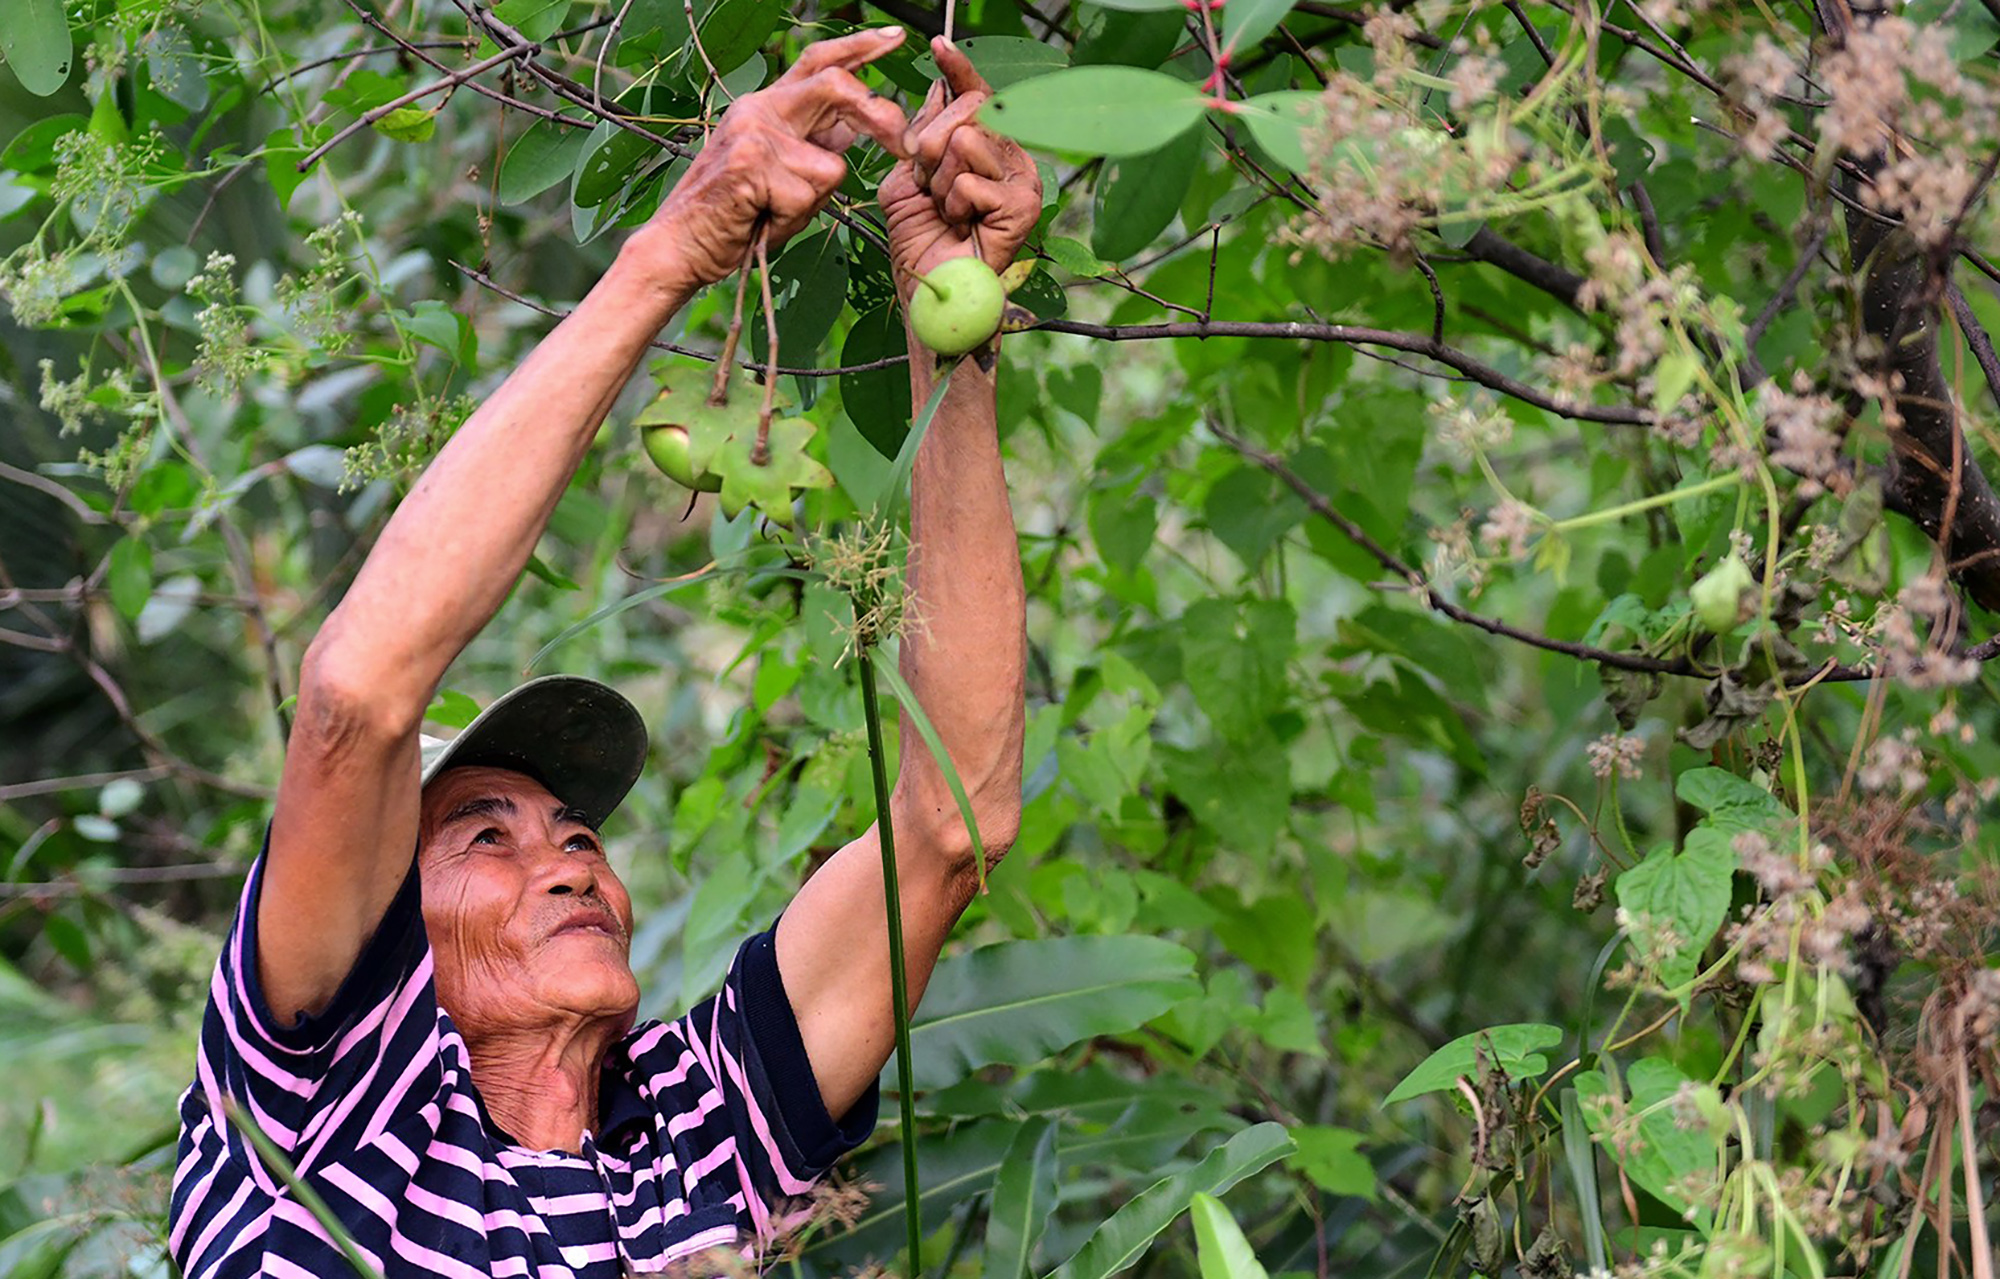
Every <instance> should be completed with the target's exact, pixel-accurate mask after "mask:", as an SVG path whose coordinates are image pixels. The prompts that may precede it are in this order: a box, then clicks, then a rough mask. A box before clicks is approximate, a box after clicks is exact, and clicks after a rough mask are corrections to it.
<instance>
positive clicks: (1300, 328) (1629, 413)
mask: <svg viewBox="0 0 2000 1279" xmlns="http://www.w3.org/2000/svg"><path fill="white" fill-rule="evenodd" d="M1034 327H1035V328H1037V329H1039V330H1042V331H1043V332H1047V333H1075V334H1079V335H1081V336H1083V337H1093V338H1102V339H1104V340H1105V341H1108V342H1144V341H1156V340H1158V339H1161V338H1211V337H1248V338H1282V339H1287V340H1290V341H1295V342H1340V343H1345V344H1348V345H1352V346H1386V347H1388V348H1389V349H1391V350H1394V351H1409V352H1411V353H1413V354H1416V355H1421V356H1424V357H1425V358H1427V359H1432V360H1436V361H1437V362H1438V363H1439V364H1442V365H1444V366H1445V367H1447V368H1450V369H1452V370H1455V371H1456V372H1459V373H1463V374H1464V375H1465V376H1466V377H1469V378H1471V379H1472V380H1473V381H1475V382H1477V383H1479V384H1480V385H1481V386H1484V387H1486V388H1487V389H1488V390H1491V391H1497V392H1499V393H1500V394H1502V395H1505V396H1507V397H1508V398H1509V399H1515V400H1520V401H1521V402H1522V403H1524V404H1532V405H1534V406H1535V407H1536V408H1539V409H1546V410H1548V411H1549V412H1551V413H1554V414H1556V415H1557V416H1559V417H1566V418H1570V419H1572V420H1574V421H1578V422H1607V423H1611V424H1613V425H1617V426H1650V425H1651V424H1652V423H1653V421H1654V417H1653V414H1652V412H1651V411H1649V410H1646V409H1635V408H1629V407H1626V406H1624V405H1616V404H1581V403H1578V402H1576V401H1574V400H1568V399H1558V398H1557V397H1555V396H1552V395H1549V394H1547V393H1545V392H1543V391H1540V390H1537V389H1536V388H1535V387H1532V386H1529V385H1528V384H1527V383H1525V382H1522V381H1520V380H1519V379H1516V378H1511V377H1509V376H1507V375H1506V374H1505V373H1502V372H1501V371H1500V370H1499V369H1496V368H1494V367H1493V366H1491V365H1489V364H1483V363H1481V362H1480V361H1478V360H1476V359H1474V358H1473V357H1471V356H1470V355H1467V354H1466V353H1465V352H1463V351H1460V350H1458V349H1456V348H1455V347H1449V346H1446V345H1444V344H1443V343H1442V342H1439V341H1437V340H1436V339H1434V338H1431V337H1428V336H1425V335H1423V334H1419V333H1399V332H1396V331H1394V330H1392V329H1368V328H1361V327H1359V326H1357V325H1352V324H1302V323H1300V322H1298V321H1296V320H1283V321H1277V322H1261V321H1244V320H1189V321H1177V322H1175V323H1171V324H1092V323H1089V322H1086V321H1082V320H1044V321H1042V322H1041V323H1040V324H1037V325H1035V326H1034Z"/></svg>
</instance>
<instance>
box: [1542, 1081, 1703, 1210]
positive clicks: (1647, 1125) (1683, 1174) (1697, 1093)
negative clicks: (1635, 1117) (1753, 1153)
mask: <svg viewBox="0 0 2000 1279" xmlns="http://www.w3.org/2000/svg"><path fill="white" fill-rule="evenodd" d="M1625 1085H1626V1087H1628V1088H1629V1089H1630V1090H1631V1099H1630V1109H1631V1110H1632V1111H1633V1112H1644V1113H1640V1114H1639V1134H1638V1135H1639V1140H1638V1141H1636V1142H1631V1143H1629V1144H1628V1145H1626V1146H1623V1147H1621V1150H1622V1151H1623V1153H1621V1154H1619V1155H1618V1165H1619V1167H1621V1168H1622V1169H1624V1172H1625V1175H1626V1176H1628V1177H1630V1178H1631V1179H1632V1181H1633V1182H1634V1183H1635V1184H1637V1185H1638V1186H1640V1187H1642V1188H1643V1189H1645V1190H1646V1191H1647V1192H1648V1193H1650V1194H1652V1195H1654V1196H1655V1197H1657V1198H1658V1199H1659V1200H1660V1201H1661V1202H1663V1203H1667V1204H1671V1205H1672V1206H1673V1207H1675V1208H1677V1209H1679V1210H1681V1211H1682V1212H1687V1211H1689V1210H1691V1209H1692V1210H1694V1212H1695V1217H1694V1220H1695V1221H1696V1223H1697V1225H1699V1226H1701V1228H1702V1229H1704V1230H1705V1229H1706V1228H1707V1227H1706V1222H1707V1219H1708V1212H1707V1211H1706V1210H1705V1209H1701V1208H1698V1207H1697V1206H1696V1205H1695V1204H1693V1203H1691V1202H1690V1201H1689V1200H1687V1199H1686V1198H1684V1197H1682V1196H1680V1195H1678V1194H1676V1193H1674V1188H1675V1186H1676V1185H1677V1184H1679V1183H1682V1182H1683V1181H1684V1179H1686V1178H1687V1177H1689V1176H1690V1175H1697V1174H1713V1173H1714V1172H1715V1169H1716V1158H1717V1137H1718V1134H1717V1131H1716V1128H1715V1126H1714V1125H1715V1124H1716V1123H1717V1122H1718V1121H1721V1122H1723V1123H1725V1124H1726V1120H1725V1119H1724V1118H1723V1116H1724V1115H1725V1113H1726V1112H1725V1111H1724V1110H1723V1106H1722V1099H1721V1097H1720V1096H1719V1095H1717V1093H1716V1091H1715V1089H1714V1088H1712V1087H1710V1086H1709V1085H1707V1084H1705V1083H1699V1082H1696V1081H1694V1080H1691V1079H1689V1078H1688V1076H1687V1075H1686V1074H1684V1073H1682V1071H1681V1069H1680V1067H1678V1066H1676V1065H1674V1064H1673V1063H1672V1062H1670V1061H1667V1060H1665V1059H1664V1058H1660V1057H1645V1058H1641V1059H1640V1060H1638V1061H1635V1062H1633V1063H1632V1065H1631V1066H1630V1068H1628V1069H1627V1070H1626V1072H1625ZM1684 1087H1685V1088H1687V1089H1689V1090H1690V1091H1689V1092H1688V1093H1687V1094H1685V1095H1686V1096H1687V1097H1689V1098H1691V1100H1692V1103H1693V1105H1692V1108H1691V1109H1692V1111H1693V1114H1694V1115H1695V1116H1697V1117H1698V1118H1696V1119H1695V1121H1694V1122H1692V1123H1690V1122H1689V1121H1688V1118H1687V1115H1688V1112H1689V1110H1690V1107H1689V1106H1688V1105H1687V1104H1686V1103H1685V1102H1682V1103H1679V1104H1676V1103H1675V1101H1674V1099H1675V1097H1676V1095H1677V1094H1681V1093H1682V1089H1683V1088H1684ZM1576 1091H1577V1096H1578V1097H1580V1098H1582V1099H1583V1100H1584V1101H1585V1102H1589V1101H1591V1100H1594V1099H1598V1098H1604V1097H1608V1096H1610V1095H1611V1094H1612V1093H1613V1092H1614V1091H1615V1090H1614V1087H1613V1085H1612V1083H1611V1081H1610V1080H1609V1079H1608V1078H1606V1077H1605V1075H1604V1074H1603V1073H1602V1072H1600V1071H1595V1070H1586V1071H1584V1072H1582V1073H1580V1074H1579V1075H1577V1077H1576ZM1583 1113H1584V1115H1585V1116H1586V1117H1587V1119H1588V1120H1589V1122H1590V1127H1591V1131H1592V1132H1594V1133H1596V1134H1597V1135H1598V1136H1599V1138H1600V1140H1602V1139H1603V1138H1604V1136H1605V1134H1606V1132H1607V1131H1608V1129H1609V1128H1610V1122H1609V1121H1610V1116H1609V1115H1608V1114H1606V1113H1605V1108H1604V1107H1603V1106H1594V1105H1585V1106H1584V1107H1583ZM1724 1131H1726V1128H1725V1129H1724Z"/></svg>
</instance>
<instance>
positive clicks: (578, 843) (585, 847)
mask: <svg viewBox="0 0 2000 1279" xmlns="http://www.w3.org/2000/svg"><path fill="white" fill-rule="evenodd" d="M567 847H569V848H571V849H574V850H576V851H578V852H584V853H594V852H596V851H597V841H596V840H594V839H592V838H591V837H590V836H588V835H571V836H570V837H569V842H568V844H567Z"/></svg>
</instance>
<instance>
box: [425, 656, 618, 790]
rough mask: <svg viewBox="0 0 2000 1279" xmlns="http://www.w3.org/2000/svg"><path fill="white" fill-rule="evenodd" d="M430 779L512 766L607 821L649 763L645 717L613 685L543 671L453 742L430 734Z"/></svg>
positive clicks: (427, 751) (427, 772)
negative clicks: (469, 769) (462, 770)
mask: <svg viewBox="0 0 2000 1279" xmlns="http://www.w3.org/2000/svg"><path fill="white" fill-rule="evenodd" d="M422 745H423V770H424V771H423V784H424V785H429V784H430V781H431V779H432V778H434V777H436V776H437V775H438V774H439V773H442V772H443V771H444V770H446V769H448V768H463V767H475V766H476V767H483V768H505V769H511V770H513V771H514V772H517V773H526V774H527V775H528V776H530V777H532V778H534V779H535V780H536V781H538V782H540V783H541V784H542V785H543V786H546V787H548V790H549V794H551V795H554V796H555V797H556V798H557V799H559V800H561V801H562V802H563V803H565V804H568V805H570V806H571V807H573V808H576V809H577V810H578V811H580V812H581V813H582V814H583V816H584V820H585V821H587V822H589V823H590V825H591V826H592V827H598V826H602V825H603V824H604V819H605V818H607V817H609V816H611V814H612V811H613V810H615V809H616V808H617V807H618V805H619V803H620V802H621V801H622V800H623V799H624V798H625V794H626V792H627V791H630V790H631V789H632V783H633V782H635V781H637V780H639V772H640V770H641V769H643V768H644V767H645V764H646V721H645V720H644V719H643V718H642V717H641V716H640V714H639V711H638V709H637V708H636V707H634V706H633V705H632V703H631V702H628V701H626V700H625V698H624V696H623V695H622V694H620V693H619V692H618V691H617V690H616V689H614V688H612V687H611V686H610V685H608V684H602V683H599V682H598V681H597V680H594V679H586V678H584V677H583V676H581V675H544V676H542V677H541V678H540V679H532V680H529V681H528V682H527V683H525V684H522V685H520V686H519V687H517V688H514V689H511V690H509V691H508V692H506V693H503V694H501V695H500V696H499V697H498V698H496V699H494V702H493V704H492V705H491V706H488V707H487V708H486V709H485V710H483V711H481V712H479V714H478V715H477V716H475V717H474V718H473V720H472V722H471V723H470V724H467V725H466V726H465V727H464V728H462V729H460V730H459V733H458V736H456V737H453V738H451V739H449V740H442V739H439V738H433V737H425V738H424V739H423V741H422Z"/></svg>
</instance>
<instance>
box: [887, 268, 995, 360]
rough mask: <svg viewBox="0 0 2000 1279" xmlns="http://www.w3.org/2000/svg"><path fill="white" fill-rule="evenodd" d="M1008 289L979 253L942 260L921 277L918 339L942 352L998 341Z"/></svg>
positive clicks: (915, 325)
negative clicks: (975, 256) (970, 256)
mask: <svg viewBox="0 0 2000 1279" xmlns="http://www.w3.org/2000/svg"><path fill="white" fill-rule="evenodd" d="M1006 306H1007V290H1006V288H1005V287H1003V286H1002V285H1001V283H1000V277H999V276H997V275H995V274H994V273H993V268H992V267H990V266H987V265H986V263H985V262H983V261H981V260H980V259H978V258H953V259H951V260H950V261H949V262H942V263H939V264H938V265H937V266H936V267H934V268H933V269H932V270H931V273H930V274H929V275H926V276H924V277H922V278H921V279H919V280H918V281H917V291H916V293H915V294H914V295H913V296H912V297H911V298H910V327H911V328H912V329H913V330H915V331H916V335H917V341H919V342H922V343H923V344H924V345H925V346H927V347H929V348H930V349H931V350H933V351H936V352H937V353H938V354H939V355H964V354H965V353H966V352H967V351H976V350H978V349H979V348H980V347H982V346H985V345H986V344H987V343H988V342H991V341H992V340H993V335H994V334H996V333H998V332H999V331H1000V315H1001V312H1003V311H1004V310H1005V309H1006Z"/></svg>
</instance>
